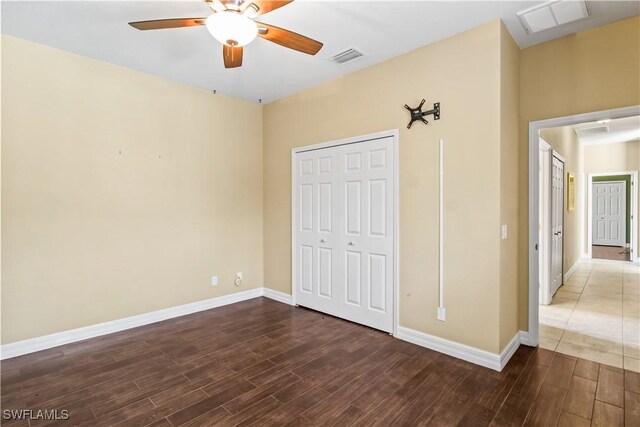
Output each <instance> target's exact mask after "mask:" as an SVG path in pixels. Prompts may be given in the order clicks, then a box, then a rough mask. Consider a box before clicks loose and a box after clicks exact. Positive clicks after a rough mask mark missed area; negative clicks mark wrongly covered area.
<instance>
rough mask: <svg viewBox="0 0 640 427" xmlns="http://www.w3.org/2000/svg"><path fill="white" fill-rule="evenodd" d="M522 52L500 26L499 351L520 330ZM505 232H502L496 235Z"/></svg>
mask: <svg viewBox="0 0 640 427" xmlns="http://www.w3.org/2000/svg"><path fill="white" fill-rule="evenodd" d="M519 55H520V52H519V48H518V46H517V45H516V43H515V41H514V40H513V38H512V37H511V34H510V33H509V31H508V30H507V28H506V27H505V25H504V23H503V22H501V25H500V224H501V227H506V232H507V236H506V238H504V236H503V239H502V241H501V244H500V296H499V299H500V320H499V324H500V334H499V349H500V350H502V349H503V348H504V347H505V346H506V345H508V343H510V342H511V341H512V340H513V336H514V334H516V333H517V331H518V244H519V230H518V228H519V227H518V224H519V223H518V220H519V218H518V178H519V175H520V172H519V157H520V144H519V139H518V138H519V121H520V58H519ZM498 232H500V233H502V229H501V230H500V231H499V230H496V233H498Z"/></svg>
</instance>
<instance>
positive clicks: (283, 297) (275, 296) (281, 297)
mask: <svg viewBox="0 0 640 427" xmlns="http://www.w3.org/2000/svg"><path fill="white" fill-rule="evenodd" d="M262 289H263V290H264V292H263V293H262V296H264V297H265V298H270V299H272V300H275V301H278V302H281V303H284V304H289V305H293V298H292V297H291V295H289V294H285V293H284V292H280V291H275V290H273V289H269V288H262Z"/></svg>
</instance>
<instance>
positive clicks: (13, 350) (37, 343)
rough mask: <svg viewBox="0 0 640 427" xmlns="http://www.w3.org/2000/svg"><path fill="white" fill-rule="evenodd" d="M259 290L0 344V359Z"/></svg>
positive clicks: (251, 295)
mask: <svg viewBox="0 0 640 427" xmlns="http://www.w3.org/2000/svg"><path fill="white" fill-rule="evenodd" d="M263 289H264V288H256V289H250V290H248V291H243V292H238V293H235V294H230V295H224V296H221V297H216V298H211V299H207V300H203V301H196V302H192V303H189V304H183V305H179V306H176V307H170V308H165V309H162V310H157V311H152V312H150V313H144V314H139V315H137V316H131V317H125V318H123V319H117V320H112V321H110V322H105V323H99V324H97V325H91V326H86V327H84V328H78V329H72V330H69V331H63V332H58V333H55V334H51V335H44V336H41V337H36V338H30V339H27V340H24V341H17V342H13V343H9V344H4V345H3V346H0V360H4V359H9V358H11V357H16V356H21V355H23V354H27V353H33V352H36V351H40V350H46V349H48V348H52V347H58V346H60V345H64V344H69V343H72V342H76V341H82V340H86V339H88V338H94V337H99V336H101V335H106V334H111V333H113V332H119V331H124V330H126V329H131V328H136V327H138V326H143V325H148V324H150V323H156V322H160V321H162V320H167V319H172V318H174V317H180V316H185V315H187V314H192V313H196V312H198V311H203V310H209V309H211V308H216V307H222V306H223V305H229V304H233V303H236V302H240V301H245V300H248V299H252V298H257V297H260V296H262V295H264V291H263ZM274 292H275V291H274ZM274 299H275V298H274Z"/></svg>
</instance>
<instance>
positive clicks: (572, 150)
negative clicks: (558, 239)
mask: <svg viewBox="0 0 640 427" xmlns="http://www.w3.org/2000/svg"><path fill="white" fill-rule="evenodd" d="M540 136H541V137H542V139H544V140H545V141H546V142H547V143H548V144H549V145H550V146H551V148H552V149H553V150H554V151H556V152H557V153H558V154H560V155H561V156H562V157H564V160H565V163H564V174H565V186H567V185H568V180H567V179H566V175H567V174H568V173H572V174H573V176H575V178H576V188H575V197H576V199H575V201H576V205H575V209H574V210H572V211H569V210H568V209H567V205H566V203H567V202H566V192H567V189H566V188H565V202H564V203H565V206H564V230H563V231H564V235H563V237H564V256H563V260H562V270H563V272H564V273H565V274H566V273H567V272H568V271H569V270H570V269H571V268H572V267H573V266H574V264H575V263H576V262H578V261H579V260H580V258H581V257H582V253H583V252H582V249H581V248H580V216H581V212H580V206H581V204H582V203H583V201H582V200H581V191H582V190H581V189H580V186H581V185H583V184H582V183H581V182H580V177H581V176H582V174H583V170H584V167H583V158H584V157H583V148H582V144H581V143H580V140H579V139H578V136H577V135H576V133H575V132H574V131H573V129H572V128H571V127H570V126H563V127H556V128H549V129H542V130H541V131H540Z"/></svg>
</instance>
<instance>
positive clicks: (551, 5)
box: [516, 0, 590, 34]
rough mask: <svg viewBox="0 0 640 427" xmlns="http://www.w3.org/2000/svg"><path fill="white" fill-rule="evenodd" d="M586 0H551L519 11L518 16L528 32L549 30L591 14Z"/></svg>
mask: <svg viewBox="0 0 640 427" xmlns="http://www.w3.org/2000/svg"><path fill="white" fill-rule="evenodd" d="M589 14H590V13H589V8H588V7H587V3H586V2H585V1H584V0H551V1H548V2H546V3H543V4H539V5H537V6H534V7H531V8H529V9H526V10H523V11H521V12H518V13H517V14H516V15H518V18H519V19H520V22H521V23H522V26H523V27H524V29H525V30H526V31H527V33H528V34H533V33H537V32H538V31H543V30H548V29H549V28H553V27H558V26H560V25H564V24H568V23H569V22H573V21H577V20H579V19H583V18H586V17H588V16H589Z"/></svg>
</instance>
